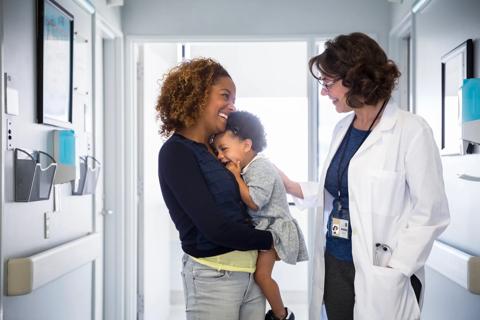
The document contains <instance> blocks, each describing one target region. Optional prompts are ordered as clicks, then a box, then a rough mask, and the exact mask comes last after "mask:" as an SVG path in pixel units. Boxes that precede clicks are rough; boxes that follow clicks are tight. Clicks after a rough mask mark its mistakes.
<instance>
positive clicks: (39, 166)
mask: <svg viewBox="0 0 480 320" xmlns="http://www.w3.org/2000/svg"><path fill="white" fill-rule="evenodd" d="M14 154H15V164H14V166H15V201H16V202H30V201H39V200H47V199H48V198H50V192H51V190H52V183H53V179H54V177H55V171H56V169H57V163H56V162H55V159H54V158H53V157H52V156H50V155H49V154H48V153H46V152H42V151H34V152H32V154H30V153H28V152H27V151H25V150H22V149H18V148H17V149H15V152H14Z"/></svg>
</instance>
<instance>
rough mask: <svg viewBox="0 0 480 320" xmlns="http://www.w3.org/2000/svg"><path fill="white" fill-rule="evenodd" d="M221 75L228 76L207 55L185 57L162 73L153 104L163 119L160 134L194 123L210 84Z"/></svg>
mask: <svg viewBox="0 0 480 320" xmlns="http://www.w3.org/2000/svg"><path fill="white" fill-rule="evenodd" d="M222 77H229V78H231V77H230V75H229V74H228V72H227V70H225V68H224V67H223V66H222V65H221V64H220V63H218V62H216V61H215V60H213V59H210V58H196V59H192V60H187V61H184V62H182V63H180V64H179V65H177V66H175V67H173V68H172V69H170V70H169V71H168V72H167V73H166V74H165V75H164V77H163V85H162V88H161V90H160V95H159V96H158V99H157V104H156V106H155V109H156V110H157V118H158V119H160V120H161V122H162V124H161V127H160V134H161V135H163V136H169V135H170V134H171V133H173V132H174V131H176V130H179V129H182V128H188V127H190V126H192V125H194V124H195V122H196V121H197V119H198V118H199V116H200V114H201V112H202V111H203V110H204V109H205V106H206V104H207V102H208V98H209V95H210V89H211V87H212V85H214V84H215V83H216V82H217V81H218V80H219V79H220V78H222Z"/></svg>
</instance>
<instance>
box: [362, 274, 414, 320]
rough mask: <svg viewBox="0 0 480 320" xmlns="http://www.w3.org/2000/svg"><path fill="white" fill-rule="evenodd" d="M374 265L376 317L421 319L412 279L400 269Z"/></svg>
mask: <svg viewBox="0 0 480 320" xmlns="http://www.w3.org/2000/svg"><path fill="white" fill-rule="evenodd" d="M372 267H373V278H372V284H371V285H372V290H371V291H370V294H371V296H370V298H371V302H372V304H371V306H372V308H373V313H374V314H375V317H373V318H374V319H385V320H387V319H388V320H417V319H420V308H419V307H418V304H417V301H416V298H415V293H414V292H413V290H412V289H411V285H410V279H409V278H408V277H407V276H405V275H404V274H403V273H401V272H400V271H398V270H395V269H392V268H384V267H377V266H372Z"/></svg>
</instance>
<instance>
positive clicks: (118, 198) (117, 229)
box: [93, 12, 134, 320]
mask: <svg viewBox="0 0 480 320" xmlns="http://www.w3.org/2000/svg"><path fill="white" fill-rule="evenodd" d="M94 30H95V31H94V32H95V34H94V37H95V38H94V39H95V41H94V43H93V45H94V52H96V46H97V45H102V46H103V43H105V44H107V45H106V46H104V50H102V53H103V56H102V57H97V56H95V60H96V61H98V59H100V61H102V63H101V65H99V66H94V72H93V74H94V75H95V70H96V69H95V68H96V67H101V68H103V74H104V78H103V81H104V83H103V106H104V142H103V144H104V163H103V168H102V170H104V176H105V180H104V199H95V200H94V201H104V203H103V210H102V212H100V213H99V212H96V210H95V217H94V225H95V228H96V227H97V226H98V224H97V222H98V221H97V219H102V216H103V219H104V220H103V225H104V231H105V232H104V234H103V268H102V266H101V264H100V265H98V266H97V265H96V266H95V273H94V274H101V275H102V278H103V283H102V284H98V285H96V286H95V291H94V298H93V304H94V308H95V314H96V317H95V319H97V317H99V316H100V318H99V319H105V320H116V319H129V318H125V315H126V314H127V310H128V307H129V306H130V305H131V303H128V298H129V295H128V293H127V292H126V290H125V288H126V286H125V283H126V282H128V281H127V274H126V272H125V270H126V264H127V259H126V257H128V252H127V245H128V242H127V239H126V238H125V224H126V223H127V222H126V217H127V216H128V215H129V214H128V213H129V212H132V211H129V210H128V209H127V208H128V207H127V206H126V203H127V201H132V200H131V198H132V197H131V196H130V197H128V196H127V195H128V194H127V193H126V189H127V187H126V186H127V185H128V180H127V177H128V175H129V174H130V172H129V171H128V169H127V165H128V162H129V157H128V156H127V153H126V151H125V148H124V145H125V138H126V136H127V132H126V130H125V126H126V124H125V113H126V112H125V107H124V106H125V96H124V92H125V91H124V88H125V87H124V65H125V63H124V36H123V33H122V31H121V30H119V29H117V28H116V27H114V26H112V25H111V24H110V23H108V22H107V20H106V19H105V18H103V17H102V16H101V15H100V14H99V13H98V12H96V13H95V19H94ZM97 38H99V39H100V41H99V43H97ZM105 57H108V59H104V58H105ZM103 61H107V62H108V63H105V64H104V63H103ZM93 82H94V85H95V79H93ZM93 98H94V100H95V96H94V97H93ZM96 207H97V206H96V204H95V203H94V208H96ZM98 231H100V230H98ZM102 269H103V270H102ZM101 306H103V310H101ZM99 313H100V315H99ZM131 319H134V318H131Z"/></svg>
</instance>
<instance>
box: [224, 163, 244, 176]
mask: <svg viewBox="0 0 480 320" xmlns="http://www.w3.org/2000/svg"><path fill="white" fill-rule="evenodd" d="M227 169H228V170H230V172H231V173H233V174H234V175H235V176H237V177H240V172H241V170H242V169H241V168H240V161H236V162H233V161H229V162H228V163H227Z"/></svg>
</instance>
